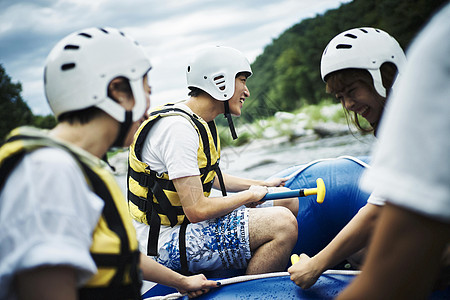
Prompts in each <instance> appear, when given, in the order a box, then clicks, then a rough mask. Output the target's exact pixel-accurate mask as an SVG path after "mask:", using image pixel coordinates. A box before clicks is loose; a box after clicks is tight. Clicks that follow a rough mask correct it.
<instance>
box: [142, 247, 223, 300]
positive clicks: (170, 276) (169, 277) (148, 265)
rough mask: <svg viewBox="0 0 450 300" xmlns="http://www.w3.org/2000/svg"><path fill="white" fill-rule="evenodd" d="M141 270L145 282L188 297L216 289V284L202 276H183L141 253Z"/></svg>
mask: <svg viewBox="0 0 450 300" xmlns="http://www.w3.org/2000/svg"><path fill="white" fill-rule="evenodd" d="M141 269H142V273H143V277H144V279H145V280H149V281H153V282H157V283H160V284H163V285H167V286H171V287H174V288H176V289H177V290H178V291H179V292H180V293H186V292H187V293H189V296H190V297H196V296H200V295H202V294H204V293H206V292H208V291H209V289H210V288H213V287H217V282H215V281H212V280H207V279H206V277H205V276H204V275H203V274H198V275H194V276H183V275H181V274H179V273H177V272H175V271H173V270H171V269H169V268H166V267H165V266H163V265H161V264H159V263H158V262H156V261H154V260H153V259H151V258H150V257H148V256H146V255H144V254H142V253H141Z"/></svg>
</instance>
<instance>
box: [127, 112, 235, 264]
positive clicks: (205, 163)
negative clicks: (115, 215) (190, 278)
mask: <svg viewBox="0 0 450 300" xmlns="http://www.w3.org/2000/svg"><path fill="white" fill-rule="evenodd" d="M169 116H182V117H184V118H186V119H187V120H188V121H189V122H190V123H191V124H192V126H193V127H194V128H195V129H196V131H197V133H198V136H199V148H198V150H197V159H198V167H199V170H200V178H201V182H202V184H203V193H204V195H205V196H206V197H207V196H209V194H210V192H211V188H212V185H213V181H214V178H215V176H216V174H217V176H218V178H219V181H220V186H221V189H222V194H224V195H226V192H225V187H224V184H223V180H222V176H221V173H220V169H219V159H220V140H219V138H218V134H217V128H216V124H215V123H214V121H211V122H208V123H207V122H205V121H204V120H203V119H201V118H200V117H199V116H197V115H195V114H192V113H191V112H188V111H186V110H184V109H183V108H182V107H180V106H178V105H176V104H175V105H174V104H166V105H164V106H162V107H158V108H156V109H155V110H153V111H152V112H151V113H150V118H149V119H147V120H146V121H145V122H144V123H143V124H142V125H141V127H140V128H139V129H138V131H137V132H136V135H135V137H134V142H133V144H132V145H131V146H130V153H129V168H128V205H129V210H130V214H131V216H132V217H133V218H134V219H135V220H137V221H139V222H141V223H144V224H148V225H150V233H149V243H148V253H147V254H148V255H152V256H154V255H157V244H158V236H159V228H160V225H166V226H172V227H173V226H176V225H180V224H186V223H188V220H187V218H186V216H185V214H184V211H183V208H182V206H181V202H180V198H179V196H178V194H177V192H176V190H175V187H174V185H173V182H172V181H171V180H169V175H168V174H167V173H163V174H158V173H156V172H155V171H153V170H152V169H151V166H149V165H148V164H146V163H145V162H143V161H142V149H143V146H144V143H145V140H146V137H147V135H148V132H149V131H150V129H151V128H152V126H153V125H154V124H155V123H156V122H157V121H158V120H159V119H161V118H164V117H169ZM174 142H176V141H174ZM182 244H183V243H182ZM182 250H183V249H181V246H180V251H182Z"/></svg>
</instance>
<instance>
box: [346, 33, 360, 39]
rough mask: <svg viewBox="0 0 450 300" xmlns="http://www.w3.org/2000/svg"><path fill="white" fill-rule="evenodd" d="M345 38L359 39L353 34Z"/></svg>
mask: <svg viewBox="0 0 450 300" xmlns="http://www.w3.org/2000/svg"><path fill="white" fill-rule="evenodd" d="M345 36H346V37H349V38H351V39H356V38H358V37H357V36H356V35H354V34H351V33H347V34H346V35H345Z"/></svg>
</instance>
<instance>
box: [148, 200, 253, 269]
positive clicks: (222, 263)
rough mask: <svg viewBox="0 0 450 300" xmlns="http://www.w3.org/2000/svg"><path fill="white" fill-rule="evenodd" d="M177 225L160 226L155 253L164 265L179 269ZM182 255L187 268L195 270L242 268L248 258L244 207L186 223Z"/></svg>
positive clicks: (245, 211)
mask: <svg viewBox="0 0 450 300" xmlns="http://www.w3.org/2000/svg"><path fill="white" fill-rule="evenodd" d="M179 232H180V226H176V227H174V228H170V227H162V228H161V232H160V238H159V239H160V240H159V255H158V257H157V258H156V260H157V261H158V262H159V263H161V264H163V265H164V266H166V267H168V268H170V269H173V270H179V269H181V264H180V251H179V247H178V243H179ZM186 255H187V261H188V265H189V271H190V272H193V273H198V272H201V271H206V270H208V271H212V270H218V269H243V268H246V267H247V263H248V261H249V260H250V258H251V252H250V243H249V233H248V208H239V209H236V210H234V211H233V212H231V213H229V214H227V215H225V216H223V217H220V218H216V219H211V220H206V221H203V222H199V223H195V224H188V225H187V229H186Z"/></svg>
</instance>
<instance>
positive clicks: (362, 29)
mask: <svg viewBox="0 0 450 300" xmlns="http://www.w3.org/2000/svg"><path fill="white" fill-rule="evenodd" d="M359 30H361V31H362V32H364V33H368V32H367V30H365V29H364V28H360V29H359Z"/></svg>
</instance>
